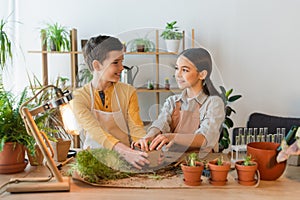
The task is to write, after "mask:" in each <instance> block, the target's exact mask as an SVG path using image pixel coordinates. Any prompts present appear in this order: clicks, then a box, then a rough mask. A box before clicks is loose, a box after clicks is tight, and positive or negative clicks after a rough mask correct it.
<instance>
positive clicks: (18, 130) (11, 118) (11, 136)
mask: <svg viewBox="0 0 300 200" xmlns="http://www.w3.org/2000/svg"><path fill="white" fill-rule="evenodd" d="M26 94H27V88H25V89H24V90H23V92H22V93H21V96H20V98H17V96H14V95H13V94H12V93H11V92H9V91H6V90H5V89H4V87H3V84H1V85H0V173H16V172H20V171H23V170H24V169H25V167H26V165H27V163H28V161H27V160H25V148H27V149H29V150H30V152H32V154H34V153H35V150H34V144H35V141H34V138H33V137H32V136H30V135H28V134H27V131H26V128H25V125H24V123H23V120H22V118H21V115H20V114H19V107H20V106H21V104H22V103H23V102H25V101H26Z"/></svg>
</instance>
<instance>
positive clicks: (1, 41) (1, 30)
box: [0, 19, 13, 70]
mask: <svg viewBox="0 0 300 200" xmlns="http://www.w3.org/2000/svg"><path fill="white" fill-rule="evenodd" d="M6 26H7V20H5V19H1V21H0V67H1V69H2V70H3V69H4V67H5V66H6V64H7V59H12V58H13V55H12V50H11V40H10V38H9V37H8V35H7V33H6V31H5V27H6Z"/></svg>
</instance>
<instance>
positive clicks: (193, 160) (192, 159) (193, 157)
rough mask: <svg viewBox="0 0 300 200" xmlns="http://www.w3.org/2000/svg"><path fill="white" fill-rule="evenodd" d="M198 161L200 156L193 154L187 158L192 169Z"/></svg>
mask: <svg viewBox="0 0 300 200" xmlns="http://www.w3.org/2000/svg"><path fill="white" fill-rule="evenodd" d="M196 161H199V160H198V154H197V153H195V152H193V153H190V154H189V155H188V156H187V165H188V166H191V167H196Z"/></svg>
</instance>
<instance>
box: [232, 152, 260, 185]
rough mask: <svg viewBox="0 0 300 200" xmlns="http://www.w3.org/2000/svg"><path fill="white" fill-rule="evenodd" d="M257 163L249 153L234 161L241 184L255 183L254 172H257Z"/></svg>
mask: <svg viewBox="0 0 300 200" xmlns="http://www.w3.org/2000/svg"><path fill="white" fill-rule="evenodd" d="M257 166H258V165H257V163H256V162H254V161H252V159H251V155H248V156H246V157H245V158H244V160H240V161H236V162H235V169H236V171H237V175H238V182H239V184H241V185H248V186H250V185H254V184H255V183H256V180H255V174H257V173H258V170H257Z"/></svg>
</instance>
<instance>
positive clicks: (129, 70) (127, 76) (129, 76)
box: [121, 65, 139, 85]
mask: <svg viewBox="0 0 300 200" xmlns="http://www.w3.org/2000/svg"><path fill="white" fill-rule="evenodd" d="M123 67H124V70H123V71H122V73H121V82H123V83H128V84H131V85H133V82H134V79H135V77H136V75H137V74H138V72H139V68H138V66H131V67H128V66H125V65H124V66H123ZM134 68H136V71H135V73H133V69H134Z"/></svg>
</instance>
